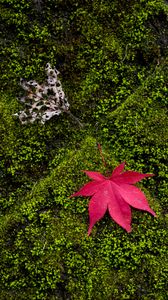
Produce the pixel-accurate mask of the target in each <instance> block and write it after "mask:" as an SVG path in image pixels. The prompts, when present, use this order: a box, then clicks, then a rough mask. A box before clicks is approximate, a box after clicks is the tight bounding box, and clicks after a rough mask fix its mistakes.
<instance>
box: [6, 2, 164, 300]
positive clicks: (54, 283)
mask: <svg viewBox="0 0 168 300" xmlns="http://www.w3.org/2000/svg"><path fill="white" fill-rule="evenodd" d="M0 10H1V12H2V13H1V16H2V22H1V23H2V28H1V33H2V35H1V40H0V43H1V49H2V51H1V55H2V76H1V87H2V90H1V99H0V117H1V118H0V181H1V187H0V201H1V207H2V209H1V224H0V232H1V236H0V239H1V244H2V246H1V249H2V255H1V266H2V267H1V276H0V278H1V279H0V280H1V292H0V298H1V299H13V300H14V299H16V300H17V299H18V300H19V299H46V300H47V299H60V300H63V299H72V300H73V299H74V300H75V299H81V300H85V299H87V300H88V299H90V300H92V299H96V300H99V299H103V300H111V299H113V300H122V299H131V300H134V299H139V300H140V299H144V300H151V299H153V300H158V299H159V300H165V299H167V298H166V296H167V295H166V290H167V289H166V259H167V256H166V233H167V232H166V229H165V228H166V222H167V192H168V191H167V171H168V170H167V137H168V132H167V128H168V126H167V75H168V74H167V49H168V47H167V46H168V39H167V35H168V31H167V28H168V26H167V16H168V5H167V2H166V1H163V0H157V1H155V0H146V1H144V0H138V1H137V0H131V1H117V0H116V1H111V0H103V1H97V0H93V1H85V0H83V1H81V0H80V1H78V0H77V1H76V0H75V1H68V0H59V1H55V0H48V1H33V0H31V1H26V0H20V1H18V0H2V1H1V3H0ZM47 62H50V63H51V65H53V66H54V65H55V66H56V67H57V69H58V70H59V71H60V73H61V76H62V77H61V82H62V85H63V90H64V91H65V94H66V95H67V97H68V102H69V103H70V107H71V110H72V113H73V114H74V115H75V116H76V117H77V118H79V119H80V120H81V122H82V123H84V124H85V126H84V128H82V129H81V128H78V127H77V126H76V123H74V122H73V120H72V119H70V117H69V116H67V115H64V114H62V115H61V116H59V117H55V118H52V119H51V120H50V121H49V122H47V123H46V124H45V126H43V125H40V124H39V123H38V122H37V123H35V124H33V125H27V126H22V125H21V124H20V123H19V122H18V120H17V119H15V118H14V117H13V116H12V114H15V113H17V112H18V111H19V110H20V109H22V107H21V106H20V105H19V103H18V101H17V99H16V97H19V96H20V95H22V90H21V88H20V87H19V80H20V77H22V78H24V79H25V80H30V79H35V80H37V81H38V82H44V80H45V78H44V77H43V74H44V67H45V65H46V63H47ZM97 142H100V143H101V144H102V148H103V154H104V156H105V158H106V161H107V162H108V163H109V166H108V168H109V169H110V170H112V169H113V168H114V167H115V166H116V165H117V164H118V163H119V162H120V161H123V160H126V161H127V163H128V168H129V169H134V170H137V171H142V172H144V173H145V172H153V173H155V175H156V176H155V177H153V178H151V179H149V180H146V181H145V180H144V181H143V184H142V185H141V188H142V189H144V191H145V194H146V195H147V198H148V200H149V202H150V205H151V207H152V208H153V209H154V210H155V211H156V213H157V215H158V218H153V217H152V216H150V215H149V214H148V213H145V212H141V211H136V210H133V220H132V224H133V231H132V233H131V234H127V233H126V232H125V231H123V230H122V228H120V227H119V226H118V225H117V224H115V223H114V222H113V221H112V220H111V219H110V218H109V216H108V215H106V216H105V218H103V219H102V220H101V221H100V222H99V223H97V224H96V225H95V226H94V229H93V231H92V235H91V236H90V237H89V238H88V237H87V227H88V211H87V207H88V201H89V199H87V198H80V197H79V198H75V199H69V198H68V196H69V195H71V194H72V193H73V192H75V191H76V190H78V189H79V187H80V186H82V185H83V184H84V183H85V182H86V180H87V179H86V177H85V175H84V174H83V173H82V172H80V170H82V169H89V170H99V171H101V172H105V169H104V167H103V166H102V162H101V158H100V155H99V153H98V150H97Z"/></svg>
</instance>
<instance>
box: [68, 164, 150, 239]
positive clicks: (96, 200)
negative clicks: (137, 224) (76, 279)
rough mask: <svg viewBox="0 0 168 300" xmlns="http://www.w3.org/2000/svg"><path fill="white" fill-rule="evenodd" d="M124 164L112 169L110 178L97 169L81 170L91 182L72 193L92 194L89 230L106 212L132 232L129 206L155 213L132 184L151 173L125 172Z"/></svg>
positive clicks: (75, 194) (80, 194)
mask: <svg viewBox="0 0 168 300" xmlns="http://www.w3.org/2000/svg"><path fill="white" fill-rule="evenodd" d="M124 166H125V163H122V164H120V165H119V166H118V167H116V168H115V169H114V171H113V172H112V175H111V176H110V177H105V176H103V175H102V174H101V173H99V172H93V171H84V172H85V173H86V175H88V176H89V177H90V178H91V179H93V181H92V182H89V183H86V184H85V185H84V186H83V187H82V188H81V189H80V190H79V191H78V192H77V193H74V194H73V195H71V197H74V196H92V198H91V200H90V203H89V219H90V224H89V230H88V235H89V234H90V233H91V230H92V227H93V226H94V225H95V223H96V222H97V221H99V220H100V219H101V218H102V217H103V216H104V214H105V212H106V211H107V209H108V211H109V214H110V216H111V218H112V219H113V220H114V221H115V222H116V223H118V224H119V225H120V226H121V227H123V228H124V229H125V230H126V231H127V232H130V231H131V207H130V206H132V207H134V208H137V209H141V210H145V211H148V212H149V213H151V214H152V215H154V216H156V214H155V212H154V211H153V210H152V209H151V208H150V207H149V204H148V202H147V199H146V197H145V195H144V194H143V193H142V191H141V190H140V189H139V188H137V187H136V186H134V185H133V184H134V183H136V182H138V181H140V180H142V179H143V178H145V177H151V176H154V174H142V173H139V172H135V171H125V172H124Z"/></svg>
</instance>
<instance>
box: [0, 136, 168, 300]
mask: <svg viewBox="0 0 168 300" xmlns="http://www.w3.org/2000/svg"><path fill="white" fill-rule="evenodd" d="M105 156H106V157H109V154H108V153H105ZM54 165H56V166H55V167H54ZM110 165H111V168H113V167H114V165H116V163H115V161H114V160H113V159H112V160H111V163H110ZM109 167H110V166H109ZM88 168H89V169H92V170H100V171H102V172H103V171H105V170H104V167H103V166H102V163H101V158H100V156H99V153H98V150H97V146H96V142H95V139H93V138H91V137H90V138H87V139H86V140H85V141H83V142H82V144H81V147H80V149H79V150H69V151H67V153H66V155H65V156H64V158H63V157H62V159H61V162H60V163H59V164H57V159H56V161H55V160H53V162H52V168H51V172H50V174H49V175H48V176H47V177H46V178H44V179H41V180H39V181H38V182H37V184H36V185H34V187H33V188H32V191H30V192H29V193H28V194H27V196H25V197H24V198H23V199H20V201H18V202H16V204H15V206H14V207H12V209H11V210H9V211H8V213H7V214H6V216H5V217H3V218H2V226H3V233H2V245H3V248H2V277H1V280H2V283H3V289H2V291H1V293H2V295H3V297H5V296H6V297H8V298H11V299H12V295H14V298H15V299H19V298H20V297H21V296H20V295H21V294H22V291H23V294H22V297H23V299H24V297H25V295H29V299H41V298H43V299H48V298H49V297H50V298H51V299H52V298H53V299H63V298H66V299H68V298H69V299H95V298H96V299H111V298H114V297H115V299H119V298H120V299H126V298H125V297H128V296H129V297H132V298H135V297H136V298H137V299H140V297H141V296H142V295H145V294H146V293H148V291H149V287H150V296H151V297H153V299H157V298H154V297H155V295H156V292H157V293H158V295H161V294H162V292H163V286H164V285H165V279H166V278H165V261H164V256H165V252H166V245H165V235H166V230H165V227H164V226H165V224H164V219H163V216H162V215H161V211H160V207H159V205H158V204H156V203H155V202H153V201H152V203H151V205H152V206H153V208H154V209H155V210H156V211H157V213H158V215H159V219H154V218H153V217H152V216H150V215H149V214H147V213H144V212H139V211H133V232H132V233H131V234H127V233H126V232H124V231H123V230H122V229H121V228H119V226H118V225H117V224H115V223H114V222H112V221H111V219H110V218H109V216H106V217H105V218H104V219H103V220H102V221H101V222H99V223H98V224H96V226H95V227H94V229H93V233H92V235H91V237H89V238H88V237H87V227H88V212H87V206H88V199H86V198H81V199H80V198H78V199H69V198H68V196H69V195H70V194H72V192H74V191H75V190H76V189H78V188H79V186H80V185H82V184H83V183H84V182H86V178H85V175H84V174H83V173H82V172H81V173H80V170H81V169H88ZM148 198H149V202H150V201H151V200H150V196H149V195H148ZM13 216H14V218H13ZM11 220H12V221H11ZM7 266H8V272H7V269H6V267H7ZM153 267H154V269H155V271H154V272H153ZM146 270H148V274H147V273H146ZM139 272H141V276H139V277H138V275H137V274H139ZM144 272H145V273H144ZM158 277H159V278H158ZM138 278H139V279H138ZM144 282H145V286H143V283H144ZM153 284H155V287H154V285H153ZM98 286H99V289H97V287H98ZM126 287H127V288H126ZM161 287H162V288H161ZM121 290H122V293H121ZM4 295H5V296H4ZM54 297H55V298H54ZM138 297H139V298H138ZM14 298H13V299H14Z"/></svg>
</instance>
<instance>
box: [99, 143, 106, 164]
mask: <svg viewBox="0 0 168 300" xmlns="http://www.w3.org/2000/svg"><path fill="white" fill-rule="evenodd" d="M97 147H98V149H99V152H100V156H101V159H102V162H103V164H104V166H105V167H107V164H106V161H105V159H104V156H103V153H102V147H101V145H100V143H98V144H97Z"/></svg>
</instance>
